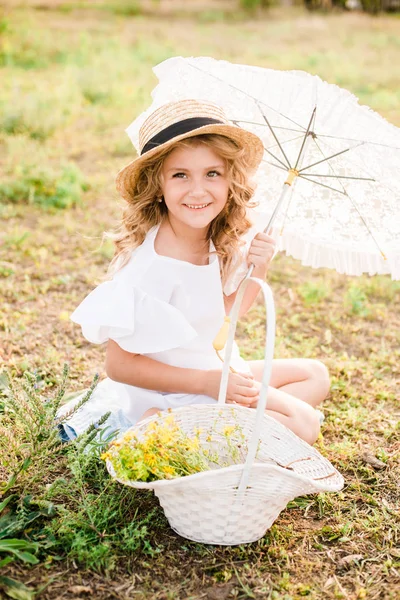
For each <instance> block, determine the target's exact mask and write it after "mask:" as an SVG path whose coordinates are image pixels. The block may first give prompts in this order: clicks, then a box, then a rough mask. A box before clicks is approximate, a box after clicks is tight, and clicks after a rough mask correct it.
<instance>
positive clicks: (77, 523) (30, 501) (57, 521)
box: [0, 367, 156, 584]
mask: <svg viewBox="0 0 400 600" xmlns="http://www.w3.org/2000/svg"><path fill="white" fill-rule="evenodd" d="M67 378H68V368H67V367H64V372H63V375H62V381H61V384H60V385H59V387H58V390H57V392H56V393H55V395H53V397H51V398H49V397H48V396H47V393H46V392H47V390H46V388H44V389H43V390H42V389H41V388H40V384H39V382H38V380H37V378H36V377H35V376H34V375H32V374H30V373H28V372H27V373H25V375H24V380H23V383H22V384H21V383H17V381H16V380H13V379H12V378H7V379H8V381H7V380H6V383H5V384H4V382H3V392H2V400H1V413H0V455H1V457H2V460H1V468H0V475H1V478H0V567H4V566H5V565H7V564H9V563H10V562H12V561H16V560H19V561H23V562H24V563H27V564H31V565H34V564H37V563H38V562H40V561H47V562H49V561H51V560H53V559H54V558H55V557H56V556H58V557H60V556H64V555H68V556H69V557H70V558H72V559H74V560H75V561H77V562H78V563H80V564H82V565H83V566H86V567H90V568H92V569H95V570H107V571H108V570H111V569H112V568H113V567H114V565H115V562H116V558H117V556H118V555H119V556H121V555H124V556H126V557H127V558H129V556H130V555H132V553H137V552H138V551H141V550H143V551H144V552H146V553H154V552H156V550H155V549H153V547H152V546H151V544H150V541H149V533H148V523H149V521H150V519H152V518H153V516H154V513H155V511H156V508H155V505H154V503H153V502H152V500H150V501H149V497H146V495H144V501H145V503H146V504H147V507H146V511H145V512H144V514H141V512H140V504H139V503H138V501H137V497H136V494H135V492H133V491H132V490H131V489H130V488H127V487H123V488H121V487H120V486H119V484H116V483H115V482H114V481H113V480H112V479H111V478H110V477H109V475H108V473H107V471H106V468H105V465H104V463H103V462H102V461H101V460H100V454H101V452H102V451H103V450H104V448H105V446H107V445H108V443H109V442H110V441H111V440H112V439H113V438H114V437H115V435H116V432H110V431H109V430H108V428H107V427H106V426H104V424H105V423H106V421H107V418H108V416H109V413H108V414H106V415H104V416H103V417H102V418H101V419H100V420H99V422H98V423H97V424H94V425H92V426H90V427H89V428H88V429H87V431H86V432H85V433H83V434H82V435H80V436H79V437H78V438H77V439H76V440H74V441H70V442H67V443H64V442H62V441H61V437H60V434H59V429H58V425H59V424H60V423H61V421H62V420H65V419H66V418H67V417H68V416H70V415H71V414H73V413H74V412H76V411H77V410H79V409H80V407H81V406H82V405H83V404H84V403H86V402H87V401H88V400H89V399H90V397H91V394H92V392H93V390H94V388H95V385H96V382H97V378H95V381H94V382H93V384H92V386H91V388H90V389H89V390H88V392H87V393H86V394H85V395H84V396H83V398H82V399H81V400H80V401H79V402H78V403H77V404H76V406H75V408H74V409H72V411H70V412H69V413H68V414H67V415H65V416H64V417H63V419H62V420H61V419H59V418H57V410H58V408H59V406H60V404H61V402H62V400H63V398H64V395H65V391H66V383H67ZM0 583H3V584H4V583H7V582H4V581H2V580H1V578H0Z"/></svg>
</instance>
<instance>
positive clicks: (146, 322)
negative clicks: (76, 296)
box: [71, 277, 197, 354]
mask: <svg viewBox="0 0 400 600" xmlns="http://www.w3.org/2000/svg"><path fill="white" fill-rule="evenodd" d="M71 319H72V321H74V322H75V323H78V324H79V325H81V327H82V333H83V335H84V336H85V338H86V339H87V340H89V342H93V343H94V344H102V343H103V342H106V341H107V340H109V339H111V340H114V341H115V342H117V344H118V345H119V346H120V347H121V348H122V349H123V350H126V351H127V352H132V353H135V354H152V353H156V352H163V351H164V350H170V349H172V348H178V347H180V346H182V345H184V344H186V343H187V342H189V341H190V340H192V339H194V338H195V337H196V336H197V332H196V331H195V329H194V328H193V327H192V326H191V325H190V323H189V322H188V321H187V320H186V318H185V316H184V315H183V314H182V313H181V312H180V311H179V310H178V309H177V308H175V307H174V306H172V305H170V304H168V303H167V302H165V301H163V300H159V299H158V298H156V297H154V296H152V295H151V294H149V293H147V292H145V291H144V290H142V289H141V288H140V287H135V286H134V285H133V283H132V282H131V281H127V278H126V277H116V278H115V279H113V280H112V281H106V282H105V283H102V284H100V285H99V286H98V287H97V288H96V289H95V290H93V291H92V292H91V293H90V294H89V295H88V296H87V297H86V298H85V300H84V301H83V302H82V303H81V304H80V305H79V306H78V308H77V309H76V310H75V311H74V312H73V314H72V315H71Z"/></svg>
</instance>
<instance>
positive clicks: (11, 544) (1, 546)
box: [0, 538, 39, 565]
mask: <svg viewBox="0 0 400 600" xmlns="http://www.w3.org/2000/svg"><path fill="white" fill-rule="evenodd" d="M38 548H39V544H37V543H36V542H26V541H25V540H17V539H14V538H9V539H4V540H0V552H10V553H11V554H14V555H15V556H16V557H17V558H19V559H20V560H22V561H24V562H27V563H30V564H31V565H36V564H37V563H38V562H39V560H38V559H37V558H36V556H34V555H33V554H32V553H31V551H32V552H36V551H37V550H38Z"/></svg>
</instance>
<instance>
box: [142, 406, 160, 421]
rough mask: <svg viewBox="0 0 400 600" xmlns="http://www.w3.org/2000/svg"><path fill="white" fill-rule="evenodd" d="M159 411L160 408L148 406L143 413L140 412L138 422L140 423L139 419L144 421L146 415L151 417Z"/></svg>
mask: <svg viewBox="0 0 400 600" xmlns="http://www.w3.org/2000/svg"><path fill="white" fill-rule="evenodd" d="M159 412H161V408H149V409H147V410H146V412H145V413H143V414H142V416H141V417H140V419H139V421H138V423H140V421H144V419H147V417H152V416H153V415H155V414H157V413H159Z"/></svg>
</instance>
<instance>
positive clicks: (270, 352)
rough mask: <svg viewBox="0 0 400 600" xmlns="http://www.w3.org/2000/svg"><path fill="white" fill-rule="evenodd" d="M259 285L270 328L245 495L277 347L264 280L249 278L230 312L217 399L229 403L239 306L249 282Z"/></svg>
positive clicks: (243, 486)
mask: <svg viewBox="0 0 400 600" xmlns="http://www.w3.org/2000/svg"><path fill="white" fill-rule="evenodd" d="M251 281H252V282H254V283H257V284H258V285H259V286H260V288H261V289H262V291H263V295H264V301H265V307H266V310H267V319H266V322H268V327H266V335H265V353H264V370H263V375H262V380H261V389H260V399H259V402H258V405H257V409H256V410H255V411H254V413H255V414H254V428H253V432H252V435H251V438H250V442H249V447H248V452H247V457H246V462H245V464H244V467H243V472H242V476H241V479H240V483H239V487H238V493H239V494H240V493H241V492H243V491H244V490H245V489H246V487H247V483H248V480H249V477H250V472H251V467H252V465H253V462H254V459H255V456H256V453H257V447H258V442H259V439H260V433H261V427H262V424H263V417H264V414H265V409H266V406H267V393H268V387H269V382H270V379H271V372H272V360H273V356H274V345H275V305H274V299H273V296H272V292H271V289H270V287H269V285H267V283H265V281H262V280H261V279H258V278H256V277H246V279H244V280H243V281H242V283H241V284H240V287H239V290H238V293H237V295H236V298H235V302H234V304H233V307H232V312H231V323H230V328H229V335H228V341H227V344H226V352H225V360H224V366H223V369H222V376H221V385H220V390H219V396H218V403H219V404H225V400H226V392H227V389H228V379H229V363H230V360H231V356H232V350H233V343H234V339H235V333H236V326H237V322H238V318H239V310H240V305H241V303H242V300H243V296H244V293H245V291H246V288H247V286H248V285H249V283H250V282H251Z"/></svg>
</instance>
